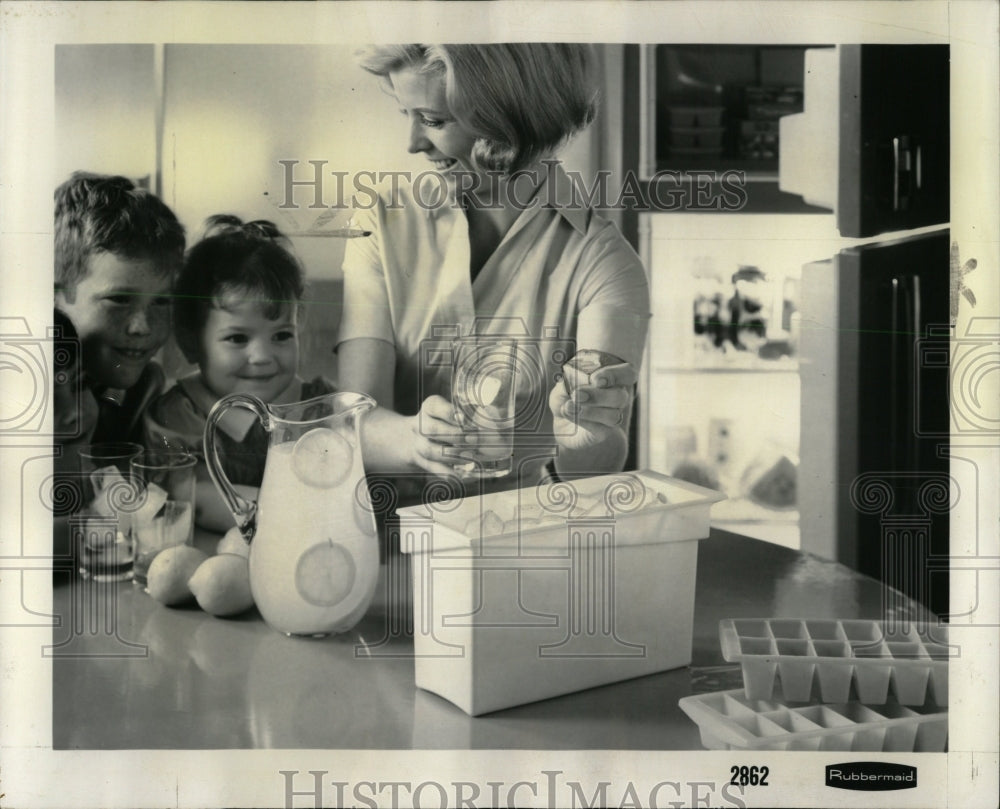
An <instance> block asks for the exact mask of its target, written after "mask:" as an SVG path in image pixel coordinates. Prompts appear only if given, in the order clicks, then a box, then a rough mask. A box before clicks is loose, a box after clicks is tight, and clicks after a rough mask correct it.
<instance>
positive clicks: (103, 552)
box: [68, 441, 142, 581]
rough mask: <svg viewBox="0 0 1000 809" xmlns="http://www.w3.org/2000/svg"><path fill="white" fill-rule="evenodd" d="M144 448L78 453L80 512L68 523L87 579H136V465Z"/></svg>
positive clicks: (98, 446) (93, 447)
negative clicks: (131, 478)
mask: <svg viewBox="0 0 1000 809" xmlns="http://www.w3.org/2000/svg"><path fill="white" fill-rule="evenodd" d="M141 453H142V447H141V446H140V445H139V444H133V443H129V442H125V441H106V442H100V443H95V444H89V445H87V446H85V447H83V448H81V449H80V450H79V451H78V453H77V454H78V455H79V461H80V478H79V484H80V485H79V488H78V489H76V491H77V492H78V494H79V500H78V501H77V502H76V505H77V506H79V508H78V509H77V510H75V513H74V514H73V515H72V516H71V517H70V518H69V524H68V527H69V529H70V532H71V541H72V547H73V552H74V555H75V559H76V567H77V570H78V571H79V573H80V575H81V576H82V577H83V578H84V579H94V580H95V581H124V580H128V579H130V578H132V556H133V549H132V538H131V516H132V515H131V512H130V509H131V505H132V503H133V499H134V490H133V489H132V486H131V484H130V483H129V475H130V465H131V463H132V459H133V458H136V457H137V456H138V455H140V454H141Z"/></svg>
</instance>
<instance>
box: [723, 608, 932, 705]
mask: <svg viewBox="0 0 1000 809" xmlns="http://www.w3.org/2000/svg"><path fill="white" fill-rule="evenodd" d="M719 636H720V640H721V642H722V656H723V657H724V658H725V659H726V660H728V661H729V662H730V663H735V662H739V663H740V664H741V666H742V668H743V686H744V691H745V693H746V696H747V698H748V699H771V697H772V695H773V694H774V692H775V680H776V679H780V681H781V695H782V697H783V698H784V699H785V700H786V701H788V702H808V701H809V700H810V698H811V697H812V693H813V683H814V680H818V684H819V694H820V696H821V698H822V700H823V701H824V702H837V703H843V702H847V701H848V700H849V699H851V696H852V695H851V686H852V685H853V686H854V692H855V695H856V696H857V699H858V700H859V701H860V702H862V703H864V704H866V705H882V704H883V703H886V702H887V701H888V700H889V699H890V696H891V697H893V698H895V700H896V701H898V702H899V703H901V704H903V705H923V704H924V703H925V701H926V699H927V695H928V690H929V691H930V694H931V696H932V697H933V699H934V701H935V702H936V703H937V704H938V705H943V706H947V704H948V656H949V647H948V646H947V642H948V637H947V627H944V626H935V627H934V628H933V637H931V636H930V635H928V634H921V633H919V632H918V631H917V629H916V628H915V627H913V626H910V627H909V628H908V629H906V630H903V629H895V628H894V629H893V630H892V632H891V634H890V633H889V632H888V631H887V627H886V625H885V624H884V623H883V622H881V621H863V620H851V621H847V620H843V621H841V620H822V621H821V620H795V619H773V618H772V619H725V620H722V621H720V622H719Z"/></svg>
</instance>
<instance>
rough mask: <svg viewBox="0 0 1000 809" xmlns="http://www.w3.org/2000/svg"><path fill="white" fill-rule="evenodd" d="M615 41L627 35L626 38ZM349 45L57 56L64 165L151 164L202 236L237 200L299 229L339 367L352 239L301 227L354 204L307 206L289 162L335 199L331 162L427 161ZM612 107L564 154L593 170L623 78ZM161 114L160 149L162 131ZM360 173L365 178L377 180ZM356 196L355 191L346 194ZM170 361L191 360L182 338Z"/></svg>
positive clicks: (312, 324) (323, 359)
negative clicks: (344, 272)
mask: <svg viewBox="0 0 1000 809" xmlns="http://www.w3.org/2000/svg"><path fill="white" fill-rule="evenodd" d="M618 50H620V48H619V49H618ZM354 51H355V46H349V45H343V46H328V45H324V46H318V45H186V44H176V45H175V44H171V45H155V46H154V45H83V46H76V45H74V46H60V47H59V48H58V49H57V59H56V85H57V92H56V107H57V119H56V120H57V122H58V124H59V134H58V144H57V145H58V149H57V151H58V158H57V159H58V166H59V176H60V177H65V176H66V175H68V174H69V173H70V172H71V171H73V170H74V169H88V170H91V171H99V172H109V173H110V172H113V173H120V174H125V175H127V176H130V177H133V178H140V177H143V176H149V177H150V183H151V186H152V187H154V188H157V187H158V188H159V189H160V192H161V195H162V197H163V199H164V200H165V201H166V202H167V203H168V204H169V205H170V206H171V207H172V208H173V210H174V211H175V213H176V214H177V215H178V217H179V218H180V220H181V221H182V222H183V223H184V225H185V227H186V228H187V230H188V234H189V240H190V241H192V242H193V241H194V240H196V239H197V238H198V237H199V235H200V233H201V228H202V224H203V222H204V220H205V218H206V217H207V216H209V215H211V214H214V213H222V212H226V213H235V214H237V215H239V216H241V217H243V218H245V219H252V218H268V219H271V220H273V221H275V222H276V223H277V224H278V225H279V226H280V227H281V228H282V229H283V230H285V231H286V232H287V233H289V234H290V235H291V236H292V238H293V243H294V245H295V249H296V252H297V254H298V256H299V258H300V260H301V261H302V263H303V265H304V267H305V269H306V274H307V277H308V278H309V281H310V291H311V301H312V304H311V305H310V306H309V307H308V308H307V324H308V326H307V329H306V332H305V335H304V336H305V346H304V347H305V354H306V360H305V370H306V372H307V373H310V374H311V373H320V372H322V373H325V374H327V375H328V376H335V368H334V367H333V355H332V354H331V351H330V349H331V347H332V345H333V342H334V340H335V336H336V331H337V325H338V323H339V320H340V302H341V296H342V282H341V278H342V277H341V272H340V265H341V261H342V258H343V250H344V242H343V240H340V239H330V238H322V237H314V236H306V235H302V233H303V232H304V231H308V230H309V229H310V228H311V226H312V225H313V224H314V222H315V220H316V218H317V217H318V216H320V215H321V214H326V215H329V213H331V212H332V213H334V214H335V218H334V219H333V221H332V222H331V223H328V226H331V225H332V226H333V227H338V226H341V225H343V224H345V223H346V221H347V219H348V217H349V216H350V212H349V211H347V210H343V211H337V210H335V209H334V210H333V211H326V210H324V209H322V208H314V207H310V206H312V205H313V204H314V203H315V201H316V200H315V195H314V190H313V189H312V188H309V187H305V186H299V187H297V188H296V189H295V190H294V192H293V197H292V199H291V202H293V203H295V204H297V205H298V206H300V207H299V208H298V209H295V210H289V209H280V208H279V207H278V205H279V204H281V203H283V202H285V201H286V196H287V194H286V185H285V184H286V171H287V169H286V168H285V166H283V165H282V164H281V163H279V161H281V160H286V161H287V160H295V161H298V164H297V165H295V166H294V167H293V170H294V172H295V174H294V179H295V180H312V179H313V178H314V176H315V175H314V169H313V166H312V165H311V164H310V163H309V161H314V160H319V161H327V163H326V164H325V165H324V166H323V170H324V171H325V172H326V173H325V175H324V184H323V187H322V193H321V204H323V205H326V206H335V205H337V204H338V198H337V197H338V194H337V188H336V185H335V180H334V177H333V175H332V174H330V172H333V171H338V172H347V175H346V177H347V180H346V183H347V192H348V196H350V193H351V186H350V183H351V179H352V178H355V177H357V176H358V175H359V173H360V172H365V171H376V172H380V171H404V170H413V171H415V172H419V171H423V170H426V169H427V162H426V160H425V159H424V158H422V157H420V156H419V155H409V154H407V152H406V142H407V141H406V138H407V130H406V124H405V120H404V119H403V118H402V117H401V116H400V115H399V112H398V108H397V106H396V103H395V101H394V100H393V99H392V97H391V96H389V95H387V94H385V93H384V92H383V91H382V90H381V89H380V87H379V84H378V82H377V80H376V79H375V78H374V77H372V76H369V75H368V74H366V73H364V72H363V71H362V70H360V68H358V67H357V65H356V64H355V62H354V56H353V53H354ZM604 96H605V98H606V99H607V100H608V105H609V106H608V112H607V113H605V114H604V115H602V116H601V118H600V119H599V121H598V122H597V123H596V125H595V126H594V127H592V128H591V130H589V131H588V132H587V133H584V134H583V135H581V136H579V137H578V138H577V139H576V140H575V141H574V142H572V143H571V144H570V145H569V146H568V147H567V148H566V150H565V151H564V153H563V159H564V162H565V163H566V165H567V168H569V169H573V170H577V171H580V172H581V173H582V174H583V175H584V176H590V175H591V174H592V173H593V171H594V170H596V168H597V167H598V165H601V163H600V161H601V159H602V154H607V153H609V151H613V150H614V144H615V142H616V138H617V136H618V134H617V133H618V131H619V130H620V121H621V118H620V111H619V110H620V104H619V99H618V94H617V93H616V92H607V91H606V92H605V93H604ZM158 116H160V117H161V118H162V129H161V130H160V131H161V132H162V150H161V153H160V155H159V158H158V156H157V132H158V127H159V126H160V124H159V123H158ZM362 180H363V181H364V182H365V183H366V184H370V180H367V179H364V177H362ZM347 201H348V202H349V199H348V200H347ZM165 362H166V364H167V365H168V369H169V370H170V371H171V372H172V373H174V374H178V373H182V372H183V371H184V367H183V363H182V361H181V359H180V357H179V355H178V354H177V353H176V352H175V351H168V352H167V356H166V357H165Z"/></svg>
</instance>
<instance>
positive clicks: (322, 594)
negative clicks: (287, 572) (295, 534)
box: [295, 542, 355, 607]
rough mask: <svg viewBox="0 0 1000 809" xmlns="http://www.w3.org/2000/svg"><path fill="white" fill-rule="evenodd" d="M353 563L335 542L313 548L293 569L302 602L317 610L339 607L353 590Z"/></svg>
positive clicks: (320, 544) (345, 551) (349, 555)
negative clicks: (304, 601)
mask: <svg viewBox="0 0 1000 809" xmlns="http://www.w3.org/2000/svg"><path fill="white" fill-rule="evenodd" d="M354 579H355V565H354V559H353V557H352V556H351V554H350V553H348V552H347V550H346V549H345V548H344V546H343V545H341V544H339V543H337V542H320V543H319V544H317V545H313V546H312V547H311V548H309V549H308V550H307V551H306V552H305V553H303V554H302V556H300V557H299V562H298V564H297V565H296V566H295V587H296V589H297V590H298V591H299V595H301V596H302V597H303V598H304V599H305V600H306V601H308V602H309V603H310V604H315V605H316V606H318V607H332V606H334V605H336V604H339V603H340V602H341V601H343V600H344V599H345V598H347V596H348V595H350V592H351V588H352V587H353V586H354Z"/></svg>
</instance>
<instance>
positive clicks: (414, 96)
mask: <svg viewBox="0 0 1000 809" xmlns="http://www.w3.org/2000/svg"><path fill="white" fill-rule="evenodd" d="M389 82H390V84H391V85H392V89H393V93H394V94H395V96H396V100H397V101H398V102H399V107H400V112H401V113H403V115H405V116H406V118H407V120H408V122H409V142H408V146H407V151H409V152H410V153H411V154H418V153H422V154H423V155H424V156H425V157H426V158H427V159H428V160H430V161H431V163H432V164H433V166H434V168H435V169H437V170H438V171H446V170H447V169H450V168H453V167H455V166H457V165H461V166H462V167H463V168H465V169H467V170H469V171H474V170H475V167H474V165H473V163H472V146H473V144H475V142H476V136H475V135H473V134H472V133H471V132H469V131H468V130H467V129H465V128H464V127H463V126H462V125H461V124H460V123H458V121H456V120H455V119H454V118H453V117H452V115H451V113H450V112H449V111H448V103H447V101H446V100H445V93H444V79H443V78H441V77H440V76H427V75H423V74H420V73H417V72H416V71H414V70H413V69H412V68H404V69H403V70H397V71H394V72H392V73H390V74H389Z"/></svg>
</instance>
